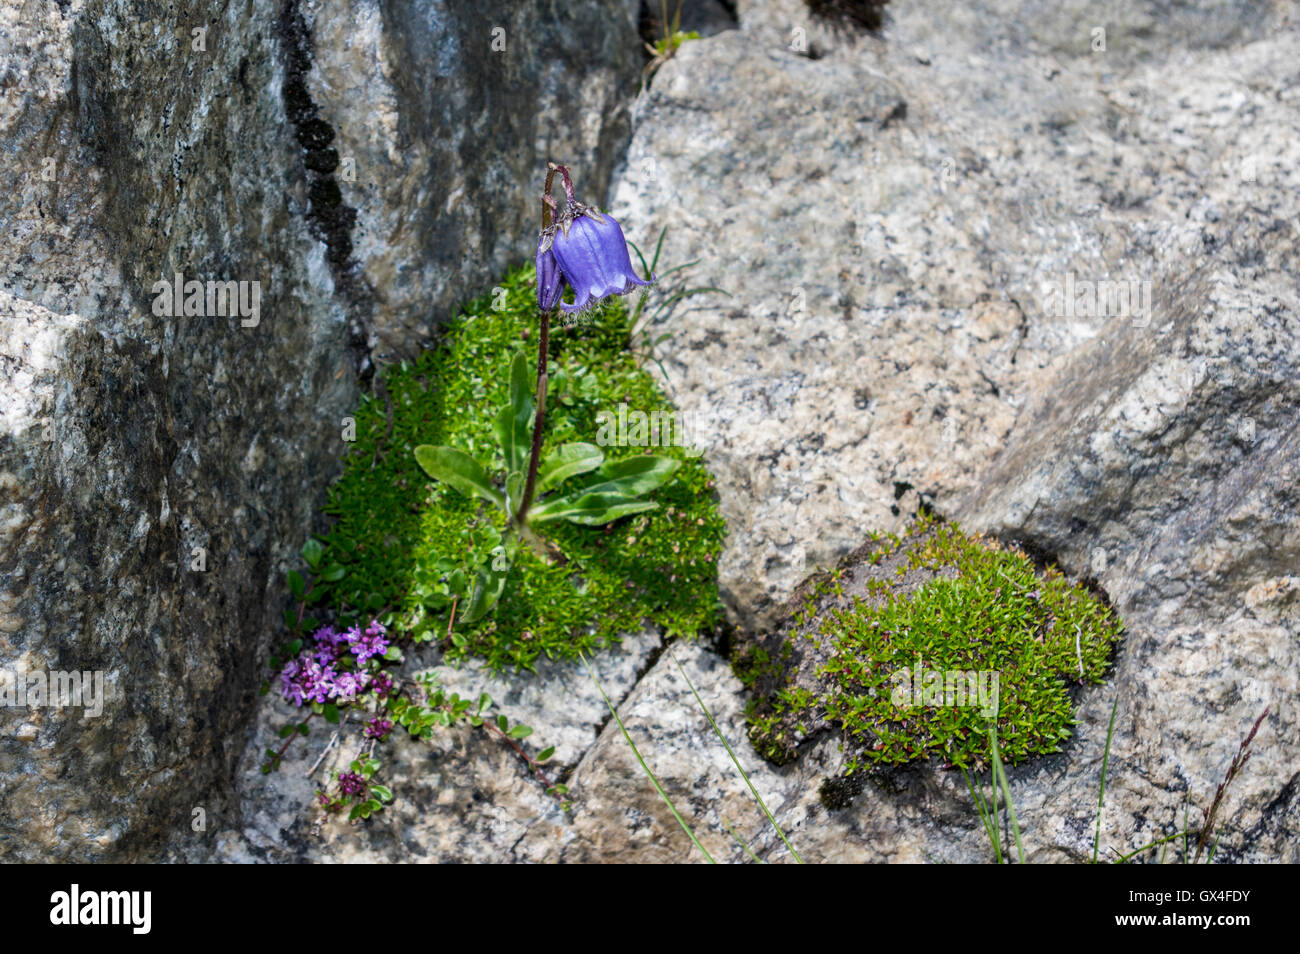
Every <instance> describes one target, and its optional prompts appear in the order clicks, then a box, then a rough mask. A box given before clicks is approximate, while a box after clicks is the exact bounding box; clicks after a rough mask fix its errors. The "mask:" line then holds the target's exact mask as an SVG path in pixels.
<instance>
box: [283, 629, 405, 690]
mask: <svg viewBox="0 0 1300 954" xmlns="http://www.w3.org/2000/svg"><path fill="white" fill-rule="evenodd" d="M312 639H313V640H314V641H315V644H316V645H315V647H314V648H312V649H304V650H303V651H302V652H301V653H299V654H298V657H297V658H296V659H291V660H289V662H288V663H286V664H285V667H284V670H283V671H282V672H281V673H280V691H281V692H282V693H283V694H284V698H285V699H287V700H288V701H289V702H291V703H292V704H293V705H295V706H302V705H307V704H310V703H314V702H322V703H323V702H334V703H337V704H339V705H342V704H346V703H349V702H352V701H353V700H355V699H356V698H357V696H359V695H361V694H362V693H363V692H366V691H367V690H368V689H372V688H373V689H376V690H378V691H380V694H381V695H386V694H387V693H388V692H390V691H391V689H392V680H390V679H389V678H388V676H387V675H384V674H382V673H381V674H380V675H382V676H383V680H382V683H380V682H379V680H378V678H377V677H372V676H371V674H370V673H368V672H365V671H362V670H356V671H352V670H348V669H345V668H342V667H341V665H340V664H341V663H342V662H343V661H344V660H345V659H346V658H347V657H349V656H353V657H355V659H356V663H357V665H360V664H362V663H364V662H365V661H366V660H368V659H373V658H375V657H376V656H383V654H384V653H386V652H388V646H389V640H388V631H387V630H386V629H385V628H384V625H383V624H382V623H380V622H379V621H378V620H372V621H371V623H370V625H369V626H367V627H366V629H365V631H364V632H362V630H361V628H360V627H359V626H353V627H352V628H351V629H347V630H344V631H342V632H339V631H338V630H336V629H334V627H333V626H325V627H323V628H321V629H319V630H317V631H316V633H315V634H314V635H313V636H312Z"/></svg>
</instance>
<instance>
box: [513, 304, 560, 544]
mask: <svg viewBox="0 0 1300 954" xmlns="http://www.w3.org/2000/svg"><path fill="white" fill-rule="evenodd" d="M550 338H551V313H550V312H549V311H544V312H542V331H541V334H540V335H538V337H537V414H536V415H535V416H534V418H533V450H532V456H531V457H529V459H528V481H527V482H526V483H525V484H524V499H523V500H522V501H521V502H520V504H519V512H518V513H516V514H515V523H517V524H518V525H519V526H521V527H523V526H525V521H524V518H525V517H527V516H528V508H529V507H531V506H532V505H533V491H534V489H535V488H536V484H537V467H538V465H539V464H540V463H541V460H542V424H543V423H544V422H545V420H546V351H547V348H548V346H549V344H550Z"/></svg>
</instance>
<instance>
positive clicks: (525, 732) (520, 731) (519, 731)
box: [506, 725, 533, 739]
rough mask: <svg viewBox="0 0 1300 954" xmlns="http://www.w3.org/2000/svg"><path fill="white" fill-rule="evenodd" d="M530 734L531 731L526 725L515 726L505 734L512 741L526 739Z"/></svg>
mask: <svg viewBox="0 0 1300 954" xmlns="http://www.w3.org/2000/svg"><path fill="white" fill-rule="evenodd" d="M532 734H533V730H532V729H530V728H529V727H528V726H526V725H517V726H515V727H514V728H513V729H511V730H510V731H509V732H507V733H506V735H508V736H510V738H512V739H526V738H528V737H529V736H530V735H532Z"/></svg>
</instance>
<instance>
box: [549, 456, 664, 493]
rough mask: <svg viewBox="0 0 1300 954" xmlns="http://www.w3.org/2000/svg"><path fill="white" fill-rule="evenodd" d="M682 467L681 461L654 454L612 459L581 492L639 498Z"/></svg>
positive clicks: (662, 483) (661, 483)
mask: <svg viewBox="0 0 1300 954" xmlns="http://www.w3.org/2000/svg"><path fill="white" fill-rule="evenodd" d="M679 467H681V461H678V460H674V459H673V458H671V457H659V456H656V455H653V454H641V455H638V456H636V457H628V458H625V459H623V460H617V461H610V462H608V463H606V464H605V465H604V466H603V467H601V468H600V470H598V471H596V474H595V483H591V484H588V485H587V486H586V487H584V488H582V490H580V491H578V493H581V494H621V495H623V496H625V497H640V496H641V495H643V494H647V493H649V492H650V491H652V490H654V489H655V488H656V487H661V486H663V485H664V484H666V483H667V482H668V481H669V480H670V479H671V478H672V476H673V474H675V473H677V469H678V468H679ZM570 496H575V495H573V494H571V495H570Z"/></svg>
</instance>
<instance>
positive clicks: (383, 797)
mask: <svg viewBox="0 0 1300 954" xmlns="http://www.w3.org/2000/svg"><path fill="white" fill-rule="evenodd" d="M370 790H371V791H372V792H374V793H375V794H376V795H378V796H379V800H380V801H381V802H391V801H392V800H393V792H392V790H391V789H390V788H389V787H388V786H387V785H371V786H370Z"/></svg>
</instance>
